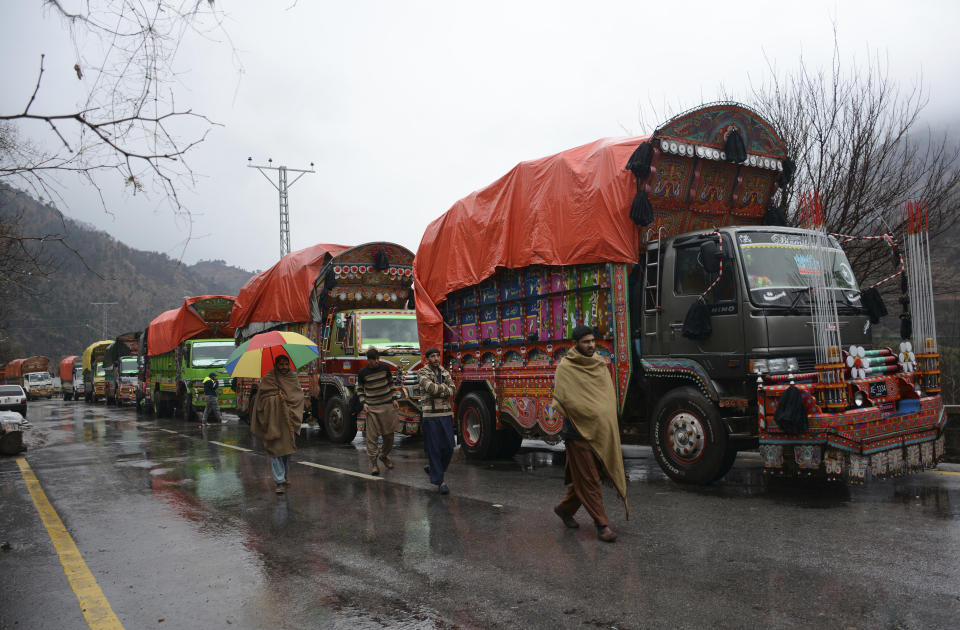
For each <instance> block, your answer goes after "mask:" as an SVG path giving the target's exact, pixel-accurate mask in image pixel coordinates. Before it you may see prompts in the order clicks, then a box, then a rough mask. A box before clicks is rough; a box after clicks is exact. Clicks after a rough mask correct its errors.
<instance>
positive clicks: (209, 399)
mask: <svg viewBox="0 0 960 630" xmlns="http://www.w3.org/2000/svg"><path fill="white" fill-rule="evenodd" d="M219 385H220V383H219V382H218V381H217V373H216V372H210V374H209V375H208V376H207V378H205V379H203V397H204V400H205V401H206V406H205V407H204V408H203V418H201V420H200V424H207V420H208V419H209V418H210V416H211V415H214V416H216V418H217V421H218V422H223V416H221V415H220V402H219V401H218V400H217V387H218V386H219Z"/></svg>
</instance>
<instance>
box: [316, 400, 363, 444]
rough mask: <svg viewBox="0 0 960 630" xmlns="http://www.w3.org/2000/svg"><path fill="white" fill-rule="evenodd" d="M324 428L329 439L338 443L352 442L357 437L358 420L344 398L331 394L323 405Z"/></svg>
mask: <svg viewBox="0 0 960 630" xmlns="http://www.w3.org/2000/svg"><path fill="white" fill-rule="evenodd" d="M323 430H324V432H325V433H326V434H327V439H328V440H330V441H331V442H335V443H337V444H345V443H347V442H352V441H353V438H355V437H357V421H356V419H355V418H354V417H353V416H352V415H351V414H350V408H349V407H348V406H347V403H346V401H345V400H344V399H343V398H340V397H339V396H331V397H330V398H328V399H327V402H326V404H325V405H324V406H323Z"/></svg>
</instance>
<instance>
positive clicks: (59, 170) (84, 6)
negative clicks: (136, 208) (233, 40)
mask: <svg viewBox="0 0 960 630" xmlns="http://www.w3.org/2000/svg"><path fill="white" fill-rule="evenodd" d="M42 1H43V5H44V7H45V9H46V10H48V11H49V12H50V13H51V14H53V15H55V16H58V17H59V18H60V19H61V20H62V21H63V24H64V28H65V31H66V33H67V35H68V36H69V38H70V40H71V42H72V43H73V46H74V50H75V51H76V52H75V60H71V61H74V64H73V71H74V72H75V73H76V76H77V80H78V81H79V85H80V88H79V91H78V101H77V102H78V104H77V106H76V107H75V108H71V109H70V110H68V111H62V112H45V111H37V110H38V106H37V104H36V103H35V101H36V99H37V95H38V94H39V93H40V92H41V90H42V89H43V85H44V72H45V67H44V64H45V58H44V56H41V57H40V59H38V60H37V62H38V68H37V80H36V84H35V86H34V87H33V91H32V93H29V94H24V99H23V102H24V106H23V109H22V110H20V111H15V112H0V181H7V182H8V183H11V184H12V183H14V182H19V183H20V184H21V185H26V187H28V188H29V189H30V190H31V191H32V192H33V194H34V195H35V196H36V197H38V198H49V199H54V198H60V195H59V193H58V189H59V185H60V183H61V182H60V181H59V180H58V177H59V176H62V175H65V174H75V175H79V176H80V177H81V178H83V179H84V180H85V181H86V182H88V183H89V184H90V185H92V186H93V187H94V188H95V189H96V190H97V191H98V193H100V197H101V201H103V192H102V190H101V185H103V183H102V182H103V181H109V180H103V179H102V176H103V175H107V176H111V175H112V176H115V177H117V178H118V180H119V181H117V183H118V184H119V183H120V182H122V183H123V185H125V186H127V187H129V189H130V190H132V192H133V193H134V194H137V193H140V192H142V191H146V192H153V193H156V194H158V195H162V197H163V198H164V199H166V200H168V201H169V203H170V205H171V206H172V208H173V210H174V212H176V213H178V214H181V213H186V214H187V216H188V218H189V212H188V211H187V209H186V208H185V207H184V206H183V204H182V202H181V195H180V192H179V191H180V190H181V189H182V188H183V187H184V186H187V187H189V186H191V185H192V184H193V181H194V173H193V171H192V170H191V168H190V167H189V165H188V164H187V163H186V162H185V161H184V158H185V157H186V155H187V154H188V153H189V152H190V151H191V149H193V148H194V147H196V146H197V145H198V144H199V143H201V142H203V140H204V139H205V138H206V137H207V134H208V132H209V131H210V129H211V127H212V126H213V125H214V124H215V123H213V122H212V121H211V120H210V119H208V118H207V117H206V116H205V115H203V114H200V113H197V112H195V111H193V110H192V109H190V108H189V107H183V106H182V105H179V104H177V103H176V99H175V93H176V89H175V88H176V87H177V75H176V71H175V66H174V61H175V59H176V56H177V52H178V50H179V48H180V46H181V44H182V43H183V42H184V39H185V37H186V36H187V35H188V34H190V35H197V36H201V37H207V38H213V37H218V38H222V39H228V38H227V34H226V32H225V31H224V29H223V18H224V16H223V14H222V12H221V11H220V9H219V8H218V7H217V6H216V5H215V4H214V0H157V1H155V2H140V1H139V0H85V1H83V2H72V3H71V2H67V1H66V0H42ZM68 5H71V6H75V9H73V10H71V6H68ZM106 207H107V206H106V203H105V202H104V208H105V209H106ZM188 223H189V221H188Z"/></svg>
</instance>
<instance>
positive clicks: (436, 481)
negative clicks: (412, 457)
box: [417, 348, 456, 494]
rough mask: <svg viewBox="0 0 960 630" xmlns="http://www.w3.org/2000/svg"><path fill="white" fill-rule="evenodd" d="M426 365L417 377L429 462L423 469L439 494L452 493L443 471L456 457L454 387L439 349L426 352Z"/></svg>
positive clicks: (422, 424) (424, 439)
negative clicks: (451, 402) (444, 366)
mask: <svg viewBox="0 0 960 630" xmlns="http://www.w3.org/2000/svg"><path fill="white" fill-rule="evenodd" d="M424 356H425V357H426V359H427V365H425V366H424V367H422V368H420V371H419V372H417V377H418V380H419V382H420V412H421V415H422V417H423V419H422V421H421V430H422V431H423V450H425V451H426V452H427V461H428V462H429V464H427V466H425V467H424V470H425V471H426V472H427V474H428V475H430V483H432V484H433V485H435V486H437V489H438V490H439V491H440V494H449V492H450V488H448V487H447V484H446V483H444V481H443V475H444V473H445V472H447V466H449V465H450V458H451V457H453V447H454V441H453V410H452V409H451V407H450V398H451V397H452V396H453V394H454V391H455V389H456V388H455V387H454V385H453V381H452V380H451V379H450V372H447V371H446V370H445V369H444V368H443V366H442V365H440V351H439V350H437V349H436V348H430V349H429V350H427V352H426V354H425V355H424Z"/></svg>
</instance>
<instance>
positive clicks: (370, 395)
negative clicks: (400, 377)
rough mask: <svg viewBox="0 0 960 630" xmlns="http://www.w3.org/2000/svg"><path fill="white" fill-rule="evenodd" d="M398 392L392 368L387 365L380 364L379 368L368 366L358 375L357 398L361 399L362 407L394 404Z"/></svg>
mask: <svg viewBox="0 0 960 630" xmlns="http://www.w3.org/2000/svg"><path fill="white" fill-rule="evenodd" d="M396 391H397V388H396V387H395V386H394V384H393V375H392V374H391V373H390V366H389V365H387V364H386V363H380V364H379V365H377V367H370V366H369V365H368V366H366V367H364V368H362V369H361V370H360V372H359V373H358V374H357V396H359V397H360V404H361V405H362V404H367V405H385V404H387V403H390V402H393V399H394V397H395V396H394V394H395V392H396Z"/></svg>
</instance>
